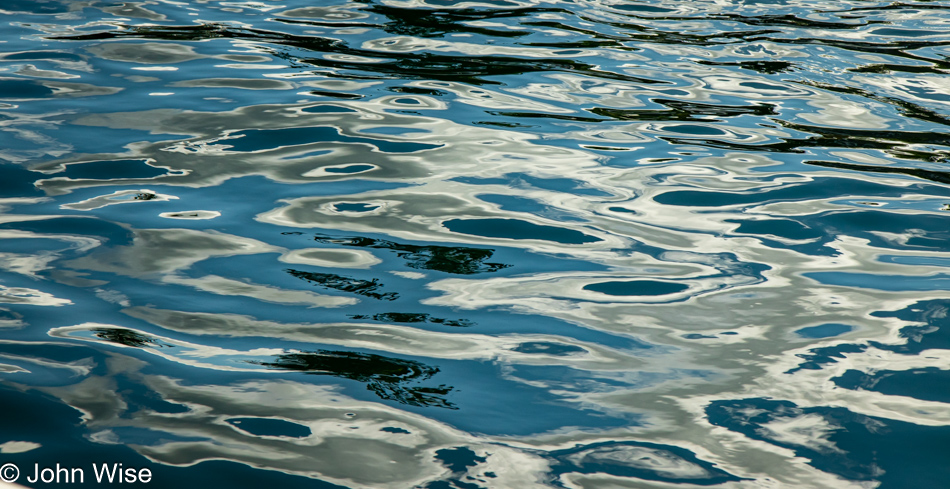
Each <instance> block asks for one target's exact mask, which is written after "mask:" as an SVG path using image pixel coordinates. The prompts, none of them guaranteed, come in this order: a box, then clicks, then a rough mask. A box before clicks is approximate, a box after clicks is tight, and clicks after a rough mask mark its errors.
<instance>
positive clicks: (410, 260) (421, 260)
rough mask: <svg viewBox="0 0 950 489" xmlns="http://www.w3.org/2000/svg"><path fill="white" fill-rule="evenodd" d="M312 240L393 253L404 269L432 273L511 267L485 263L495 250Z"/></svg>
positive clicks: (360, 239)
mask: <svg viewBox="0 0 950 489" xmlns="http://www.w3.org/2000/svg"><path fill="white" fill-rule="evenodd" d="M313 239H314V240H315V241H317V242H320V243H327V244H337V245H343V246H355V247H359V248H374V249H385V250H393V251H395V252H396V256H398V257H399V258H402V259H404V260H406V266H408V267H410V268H416V269H421V270H435V271H439V272H445V273H453V274H459V275H471V274H475V273H486V272H496V271H498V270H501V269H503V268H508V267H510V266H511V265H508V264H504V263H489V262H486V260H488V259H489V258H491V257H492V255H493V254H494V250H492V249H487V248H468V247H463V246H438V245H430V246H420V245H410V244H405V243H397V242H395V241H387V240H382V239H373V238H364V237H361V236H357V237H352V238H334V237H331V236H326V235H319V234H318V235H316V236H315V237H314V238H313Z"/></svg>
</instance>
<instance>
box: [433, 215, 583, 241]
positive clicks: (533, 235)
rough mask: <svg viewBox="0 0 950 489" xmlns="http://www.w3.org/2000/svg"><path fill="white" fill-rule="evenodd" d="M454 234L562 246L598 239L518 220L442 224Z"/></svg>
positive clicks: (467, 220)
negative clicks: (558, 244)
mask: <svg viewBox="0 0 950 489" xmlns="http://www.w3.org/2000/svg"><path fill="white" fill-rule="evenodd" d="M442 225H443V226H445V227H446V228H447V229H448V230H449V231H452V232H454V233H462V234H472V235H475V236H484V237H486V238H506V239H538V240H542V241H553V242H556V243H562V244H585V243H596V242H598V241H601V239H600V238H596V237H594V236H590V235H587V234H584V233H582V232H580V231H575V230H573V229H568V228H560V227H554V226H544V225H540V224H535V223H533V222H528V221H522V220H520V219H452V220H448V221H445V222H443V223H442Z"/></svg>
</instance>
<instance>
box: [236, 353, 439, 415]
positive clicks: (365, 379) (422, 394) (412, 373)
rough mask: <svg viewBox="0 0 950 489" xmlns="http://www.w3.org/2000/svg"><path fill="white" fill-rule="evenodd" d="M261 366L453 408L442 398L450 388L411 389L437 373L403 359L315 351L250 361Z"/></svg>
mask: <svg viewBox="0 0 950 489" xmlns="http://www.w3.org/2000/svg"><path fill="white" fill-rule="evenodd" d="M249 363H253V364H256V365H261V366H264V367H269V368H274V369H282V370H292V371H298V372H304V373H307V374H312V375H332V376H335V377H341V378H345V379H350V380H354V381H357V382H362V383H365V384H366V389H367V390H370V391H372V392H373V393H374V394H376V395H377V396H379V397H380V398H381V399H385V400H389V401H394V402H397V403H400V404H407V405H410V406H416V407H440V408H447V409H456V407H455V405H454V404H452V403H451V402H449V401H448V400H447V399H446V398H445V396H447V395H448V394H449V393H450V392H451V391H452V389H453V388H452V387H449V386H446V385H444V384H443V385H439V386H436V387H425V386H410V385H409V384H412V383H418V382H423V381H426V380H428V379H429V378H431V377H432V376H433V375H435V374H437V373H439V369H438V367H432V366H429V365H426V364H423V363H421V362H417V361H414V360H402V359H397V358H390V357H384V356H380V355H374V354H371V353H358V352H349V351H331V350H318V351H310V352H300V353H285V354H282V355H278V356H277V358H276V359H275V360H274V361H273V362H259V361H249Z"/></svg>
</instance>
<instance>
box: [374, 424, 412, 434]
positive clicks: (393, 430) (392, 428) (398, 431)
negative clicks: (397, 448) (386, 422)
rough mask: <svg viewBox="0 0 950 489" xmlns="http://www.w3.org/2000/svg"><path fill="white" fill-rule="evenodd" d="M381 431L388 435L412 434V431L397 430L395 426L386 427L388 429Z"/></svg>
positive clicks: (384, 428)
mask: <svg viewBox="0 0 950 489" xmlns="http://www.w3.org/2000/svg"><path fill="white" fill-rule="evenodd" d="M379 431H383V432H386V433H395V434H399V435H409V434H411V433H412V432H411V431H407V430H404V429H402V428H397V427H395V426H386V427H383V428H380V429H379Z"/></svg>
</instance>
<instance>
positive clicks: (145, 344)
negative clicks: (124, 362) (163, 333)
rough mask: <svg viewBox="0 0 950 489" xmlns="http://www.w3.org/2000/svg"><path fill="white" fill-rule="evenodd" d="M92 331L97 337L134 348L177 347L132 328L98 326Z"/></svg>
mask: <svg viewBox="0 0 950 489" xmlns="http://www.w3.org/2000/svg"><path fill="white" fill-rule="evenodd" d="M92 332H93V333H95V335H96V336H97V337H99V338H102V339H104V340H106V341H111V342H112V343H118V344H120V345H125V346H131V347H133V348H155V347H159V348H162V347H169V348H174V347H175V345H169V344H165V343H163V342H162V341H160V340H159V339H158V338H154V337H152V336H148V335H146V334H142V333H139V332H138V331H132V330H131V329H125V328H96V329H93V330H92Z"/></svg>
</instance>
